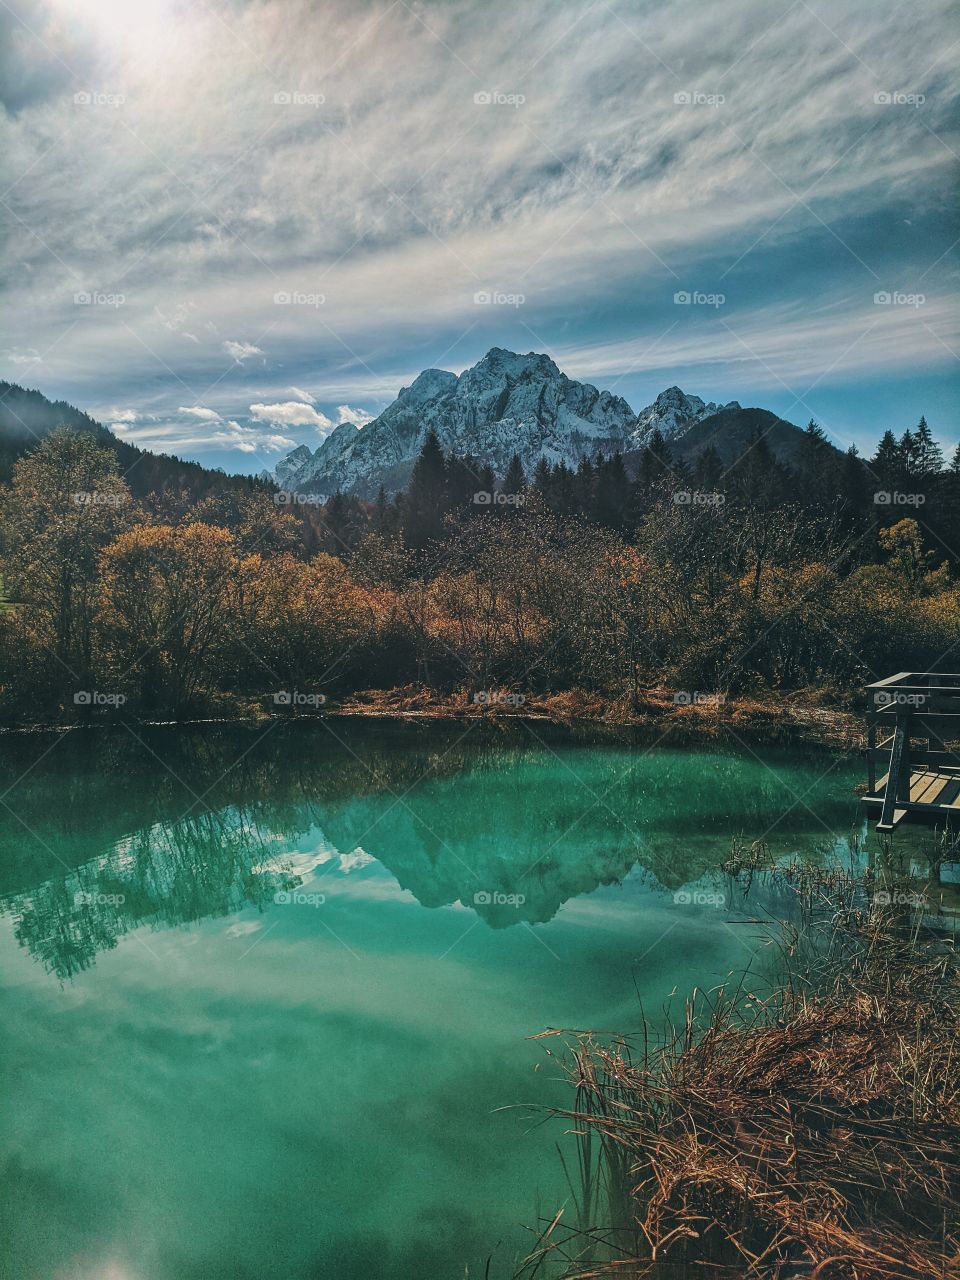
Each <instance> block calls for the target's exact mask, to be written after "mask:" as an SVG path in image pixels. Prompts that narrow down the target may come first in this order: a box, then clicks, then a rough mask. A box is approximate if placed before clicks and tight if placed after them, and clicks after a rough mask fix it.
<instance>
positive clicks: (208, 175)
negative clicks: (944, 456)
mask: <svg viewBox="0 0 960 1280" xmlns="http://www.w3.org/2000/svg"><path fill="white" fill-rule="evenodd" d="M953 19H954V14H953V13H951V5H950V4H948V3H945V2H944V3H941V0H918V3H916V4H914V5H912V6H910V5H904V4H902V3H899V2H897V3H892V2H889V0H829V2H827V0H793V2H789V0H709V2H706V0H668V2H664V0H657V2H656V3H652V2H648V0H587V2H586V3H569V2H568V0H524V3H523V4H516V3H514V2H511V3H507V2H506V0H392V2H388V0H376V2H375V3H366V2H365V0H313V3H307V2H306V0H255V2H248V0H186V2H182V0H3V3H2V4H0V48H2V50H3V52H2V54H0V59H2V61H0V82H2V102H3V112H2V119H0V130H2V135H0V154H2V156H3V161H2V174H0V189H2V195H0V218H2V220H3V225H4V235H3V239H2V246H0V281H2V298H0V308H2V311H0V333H2V335H3V336H2V337H0V378H4V379H7V380H9V381H12V382H16V383H19V384H20V385H24V386H29V387H36V388H37V389H39V390H40V391H42V392H43V393H44V394H45V395H47V396H49V397H50V398H51V399H60V398H62V399H66V400H68V401H70V402H71V403H73V404H75V405H77V406H78V407H80V408H82V409H85V410H87V411H88V412H90V413H92V414H93V416H95V417H97V418H99V419H100V420H101V421H103V422H104V423H106V424H107V425H109V426H111V427H112V428H113V429H114V430H115V431H116V432H117V433H118V434H120V435H122V436H123V437H124V438H125V439H127V440H130V441H131V442H133V443H136V444H140V445H143V446H144V447H147V448H151V449H155V450H160V451H164V452H173V453H178V454H180V455H181V456H185V457H190V458H196V459H198V460H199V461H201V462H204V463H205V464H207V465H213V466H221V467H224V468H225V469H226V470H228V471H260V470H263V469H265V468H266V469H270V468H272V467H273V466H274V465H275V464H276V462H277V461H278V460H279V458H281V457H282V456H284V454H285V453H286V452H288V451H289V450H290V449H291V448H293V447H294V446H296V445H300V444H306V445H308V446H309V447H310V448H311V449H313V448H316V447H317V445H318V444H319V443H320V442H321V441H322V439H323V438H324V437H325V435H327V434H328V433H329V431H330V430H331V429H332V427H333V426H335V425H337V424H338V423H339V422H343V421H353V422H355V423H356V424H357V425H362V424H363V423H364V422H366V421H368V420H369V419H370V418H371V417H372V416H375V415H376V414H377V413H378V412H379V411H380V410H381V409H383V408H384V407H385V406H386V405H387V404H389V403H390V402H391V401H392V400H393V399H394V398H395V396H396V394H397V392H398V390H399V389H400V387H401V386H404V385H408V384H409V383H410V382H412V380H413V379H414V378H415V377H416V375H417V374H418V373H419V372H420V371H421V370H422V369H425V368H431V367H435V368H444V369H451V370H453V371H454V372H459V371H461V370H462V369H464V368H466V367H468V366H469V365H471V364H474V363H475V362H476V361H477V360H478V359H479V358H480V357H481V356H482V355H483V354H484V353H485V352H486V351H487V350H488V349H489V348H490V347H492V346H502V347H507V348H510V349H512V350H515V351H542V352H546V353H547V354H549V355H550V356H551V357H552V358H553V359H554V360H555V361H556V363H557V364H558V365H559V366H560V368H561V369H562V370H563V371H564V372H565V373H567V374H568V375H569V376H570V377H573V378H578V379H580V380H583V381H589V382H592V383H594V384H595V385H597V386H599V387H601V388H604V389H608V390H610V391H613V392H615V393H617V394H619V395H622V396H623V397H624V398H625V399H626V400H627V401H628V402H629V403H630V404H631V405H632V406H633V408H634V409H637V410H639V409H640V408H642V407H643V406H644V405H647V404H649V403H650V402H651V401H652V400H653V399H654V398H655V396H656V395H657V394H658V393H659V392H660V391H662V390H663V389H664V388H666V387H668V386H671V385H674V384H677V385H679V386H681V387H682V388H683V389H684V390H685V391H687V392H688V393H691V394H696V395H700V396H702V397H703V398H704V399H706V400H716V401H718V402H726V401H728V400H732V399H736V400H739V401H740V402H741V403H742V404H744V405H761V406H763V407H765V408H769V409H772V410H774V411H775V412H777V413H779V414H780V415H782V416H783V417H785V418H787V419H788V420H790V421H794V422H798V423H801V424H803V423H806V422H807V421H808V420H809V419H810V418H811V417H813V418H816V419H817V420H818V421H819V422H820V423H821V424H822V425H823V426H824V427H825V428H826V430H827V432H828V434H829V435H830V436H831V438H833V439H834V440H835V441H836V442H837V443H838V444H839V445H841V446H842V447H846V446H848V445H850V444H851V443H853V444H856V445H857V446H858V447H859V448H860V450H861V452H863V453H870V452H872V450H873V447H874V445H875V442H876V440H877V438H878V437H879V435H880V433H881V432H882V431H883V430H885V429H886V428H888V427H891V428H893V429H894V430H896V431H898V432H900V431H902V430H904V429H905V428H906V427H909V426H912V425H915V423H916V421H917V420H918V418H919V417H920V415H921V413H923V414H925V415H926V417H927V419H928V421H929V422H930V424H931V426H932V427H933V429H934V432H935V434H936V435H937V436H938V438H939V439H940V440H941V442H942V443H943V444H944V445H945V446H946V447H948V448H952V446H953V445H954V444H955V443H956V442H957V439H958V428H957V410H958V408H960V394H958V386H960V380H958V360H960V355H958V352H960V308H958V306H957V293H958V289H957V284H958V265H957V254H958V243H957V241H958V236H960V230H958V225H957V224H958V217H957V208H956V194H957V161H958V159H960V155H958V152H960V139H958V134H957V130H956V114H955V111H954V107H955V102H956V90H955V89H954V88H952V87H951V86H952V85H954V86H955V85H956V84H957V83H958V78H957V74H956V71H957V62H958V59H960V24H958V23H956V21H955V20H953Z"/></svg>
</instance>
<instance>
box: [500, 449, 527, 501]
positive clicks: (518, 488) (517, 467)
mask: <svg viewBox="0 0 960 1280" xmlns="http://www.w3.org/2000/svg"><path fill="white" fill-rule="evenodd" d="M526 487H527V477H526V476H525V475H524V472H523V463H522V462H521V461H520V455H519V454H518V453H515V454H514V455H513V457H512V458H511V459H510V465H509V466H508V467H507V474H506V475H505V476H504V478H503V492H504V493H507V494H511V495H515V494H520V493H523V492H524V490H525V489H526Z"/></svg>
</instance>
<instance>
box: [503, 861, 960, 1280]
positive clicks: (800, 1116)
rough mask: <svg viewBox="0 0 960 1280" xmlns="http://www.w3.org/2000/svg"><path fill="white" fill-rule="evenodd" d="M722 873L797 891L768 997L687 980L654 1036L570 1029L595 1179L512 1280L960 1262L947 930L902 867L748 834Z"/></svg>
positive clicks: (838, 1273)
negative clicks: (686, 992)
mask: <svg viewBox="0 0 960 1280" xmlns="http://www.w3.org/2000/svg"><path fill="white" fill-rule="evenodd" d="M888 853H889V850H888ZM878 868H879V869H878ZM726 870H727V872H728V874H734V875H736V876H737V877H738V878H739V879H740V882H741V884H742V885H744V887H745V891H749V889H750V878H751V877H758V876H759V877H765V878H766V879H767V880H770V881H776V884H777V885H778V886H779V887H780V888H784V887H786V888H788V889H789V890H790V891H791V892H792V893H793V894H794V895H795V898H796V901H797V903H798V907H799V910H798V913H797V915H796V917H795V918H794V919H793V920H792V921H789V922H784V921H780V922H776V923H772V924H771V926H770V938H771V941H772V942H773V943H774V944H775V947H774V950H773V952H772V953H771V954H772V955H774V956H775V957H776V960H775V976H774V980H773V981H772V983H771V987H770V990H769V992H766V993H764V994H761V995H758V994H757V993H756V991H755V990H749V991H748V990H746V989H745V986H746V983H745V980H741V981H740V982H739V983H738V984H736V985H735V986H727V987H724V988H722V989H719V990H717V991H715V992H713V993H704V992H700V991H696V992H694V993H693V994H692V995H691V996H690V998H689V999H688V1000H687V1001H686V1005H685V1011H684V1016H683V1018H682V1019H681V1020H680V1021H679V1023H677V1024H674V1025H671V1027H670V1028H669V1030H668V1031H667V1032H666V1033H665V1034H664V1035H662V1036H661V1037H660V1038H659V1039H658V1040H657V1041H655V1042H654V1041H653V1040H652V1038H651V1035H652V1033H651V1032H650V1030H649V1028H648V1030H647V1031H646V1032H645V1035H644V1040H643V1043H641V1044H639V1045H638V1044H636V1043H635V1042H629V1041H627V1040H626V1039H623V1040H618V1041H616V1042H614V1043H613V1044H601V1043H598V1042H597V1041H596V1040H595V1039H594V1038H592V1037H591V1036H589V1035H580V1036H577V1037H576V1038H575V1039H574V1041H573V1044H572V1045H571V1048H570V1057H569V1062H568V1068H567V1069H568V1072H569V1077H570V1081H571V1084H572V1086H573V1088H574V1089H575V1098H574V1105H573V1106H572V1108H571V1109H569V1110H564V1111H560V1112H556V1113H555V1114H557V1115H559V1116H560V1117H562V1118H563V1119H564V1120H565V1121H566V1122H567V1123H568V1124H570V1125H571V1126H572V1131H573V1133H574V1134H575V1137H576V1143H577V1148H578V1151H579V1153H580V1158H579V1164H580V1169H581V1171H582V1176H583V1178H584V1179H586V1178H589V1180H590V1185H591V1186H592V1187H593V1192H592V1195H591V1196H590V1197H585V1196H581V1197H579V1198H577V1199H576V1200H575V1202H574V1208H573V1212H572V1213H571V1212H569V1211H564V1212H563V1213H560V1214H558V1215H557V1216H556V1218H555V1219H554V1220H553V1221H552V1222H551V1223H550V1224H549V1225H548V1226H547V1227H546V1229H545V1230H542V1231H541V1232H540V1233H539V1236H538V1240H537V1245H536V1248H535V1249H534V1250H533V1251H532V1252H531V1253H530V1255H529V1256H528V1257H527V1258H526V1259H525V1261H524V1263H523V1265H522V1266H521V1268H520V1270H519V1272H518V1275H519V1276H522V1277H524V1280H532V1277H534V1276H536V1275H538V1274H539V1275H541V1276H542V1277H545V1276H547V1275H549V1276H556V1275H561V1276H564V1277H568V1278H569V1280H573V1278H577V1280H587V1278H588V1277H605V1276H618V1277H641V1276H653V1277H661V1276H662V1277H675V1276H677V1277H679V1276H711V1277H724V1278H726V1277H730V1278H732V1277H751V1278H754V1280H787V1277H793V1276H810V1277H816V1278H817V1280H893V1278H897V1280H931V1277H955V1276H958V1275H960V1142H958V1139H960V1072H958V1062H960V986H958V973H957V964H956V955H955V951H954V947H953V943H952V939H951V938H950V937H949V936H948V934H947V932H946V931H945V930H944V929H943V928H940V927H938V922H937V920H936V919H935V918H932V917H931V915H930V913H929V911H928V910H927V906H926V904H925V902H924V899H923V898H922V897H921V896H919V895H916V894H912V893H910V892H909V891H908V890H907V889H905V888H903V886H904V885H906V884H908V883H909V882H908V881H907V880H906V879H904V878H900V879H898V880H895V879H894V878H893V871H891V862H890V859H889V858H887V859H886V861H885V860H884V859H883V858H880V859H878V860H877V865H876V866H874V867H873V868H872V871H871V874H869V875H868V876H867V877H866V878H864V877H863V876H860V875H857V874H855V873H853V872H852V871H850V872H847V871H845V870H840V871H838V870H836V869H834V870H825V869H824V868H815V867H810V866H805V865H802V864H799V863H797V864H791V865H789V866H777V867H773V866H771V865H770V864H769V860H768V858H767V856H766V852H765V850H764V849H763V848H762V847H758V846H751V847H744V846H742V845H741V846H735V848H734V850H733V852H732V854H731V859H730V860H728V863H727V865H726ZM894 870H895V868H894ZM878 884H882V885H884V886H886V887H884V888H882V889H880V890H878V889H877V887H876V886H877V885H878ZM897 885H899V886H900V887H895V886H897ZM600 1188H603V1189H605V1194H604V1195H602V1196H601V1195H600V1194H599V1189H600Z"/></svg>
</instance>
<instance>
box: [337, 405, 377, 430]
mask: <svg viewBox="0 0 960 1280" xmlns="http://www.w3.org/2000/svg"><path fill="white" fill-rule="evenodd" d="M373 418H374V415H373V414H372V413H367V411H366V409H351V407H350V406H349V405H348V404H340V405H337V423H338V425H339V424H342V423H344V422H352V423H353V425H354V426H355V427H365V426H366V425H367V423H368V422H372V421H373Z"/></svg>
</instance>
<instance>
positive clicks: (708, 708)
mask: <svg viewBox="0 0 960 1280" xmlns="http://www.w3.org/2000/svg"><path fill="white" fill-rule="evenodd" d="M485 698H486V700H485V701H483V702H477V701H475V700H474V699H475V695H474V694H471V693H469V692H459V693H455V694H442V693H438V692H437V691H435V690H432V689H430V688H428V687H426V686H424V685H407V686H404V687H403V688H397V689H367V690H364V691H362V692H360V693H357V694H355V695H352V696H350V697H348V698H345V699H343V700H334V699H331V700H330V701H328V702H325V703H324V704H323V705H322V706H321V707H319V708H317V709H315V710H311V711H308V712H303V711H299V710H297V711H290V710H288V709H286V708H284V707H278V706H276V705H273V704H272V703H270V702H267V701H260V702H251V701H249V700H247V699H241V698H235V697H228V696H221V697H219V698H216V699H212V700H211V703H210V706H209V713H208V714H207V715H204V716H190V717H184V718H183V719H181V720H167V719H164V720H163V721H157V720H155V719H150V718H147V717H138V716H136V715H131V714H129V713H128V711H127V708H126V707H121V708H110V709H100V708H95V709H90V708H87V707H70V708H64V711H63V715H62V717H60V718H56V719H51V720H49V721H38V722H34V723H30V722H26V721H25V722H21V723H11V724H8V725H6V726H4V727H3V728H0V732H4V731H7V732H12V731H20V732H40V731H44V730H56V731H63V730H64V729H67V728H74V727H76V728H80V727H109V726H110V725H111V724H119V723H120V722H121V721H124V720H126V721H128V722H129V723H132V724H134V723H136V724H145V725H146V724H157V723H163V724H174V723H179V724H184V725H186V724H203V723H244V722H251V723H256V722H260V721H263V722H264V723H267V722H269V721H270V720H272V719H283V720H288V719H296V720H300V721H306V720H310V719H322V718H331V717H332V718H348V719H350V718H360V719H364V720H377V719H382V720H408V721H425V722H430V721H438V722H439V721H445V722H463V723H464V724H465V725H469V724H471V723H475V724H481V723H484V724H490V725H497V724H499V725H501V726H504V727H505V726H507V725H509V724H519V723H529V724H530V725H531V726H535V725H536V724H537V723H538V722H539V723H541V724H551V725H557V726H565V727H567V728H569V729H571V730H582V731H584V732H587V733H596V734H598V735H600V736H601V737H620V738H623V739H624V740H630V741H638V742H641V743H645V744H651V743H663V744H664V745H685V744H690V745H693V744H696V743H708V742H727V743H729V744H731V745H736V744H737V743H738V742H740V743H744V744H746V743H749V744H752V745H769V746H775V745H782V746H790V745H798V746H801V745H805V744H808V745H819V746H824V747H831V748H834V749H838V750H856V749H859V748H861V747H862V746H863V745H864V734H863V723H862V719H861V717H860V716H858V715H857V714H856V713H855V712H853V711H850V710H843V709H838V708H836V707H831V706H829V705H823V704H822V701H821V699H820V698H819V697H813V696H803V695H791V696H790V697H782V698H781V697H776V696H774V695H767V696H764V697H755V698H728V699H723V700H720V699H717V698H715V697H710V698H704V699H703V700H698V701H690V702H686V701H682V700H681V701H677V700H676V698H675V694H674V693H673V692H671V691H668V690H650V691H647V692H646V693H644V694H643V695H642V696H641V697H640V698H638V699H630V700H629V701H626V700H615V699H611V698H605V697H603V696H601V695H598V694H593V693H587V692H585V691H583V690H579V689H574V690H570V691H569V692H565V693H554V694H543V695H536V694H531V695H529V696H525V697H523V698H522V699H520V700H519V701H518V700H516V695H514V694H512V693H511V691H510V690H508V689H501V690H490V691H487V692H486V694H485Z"/></svg>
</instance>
